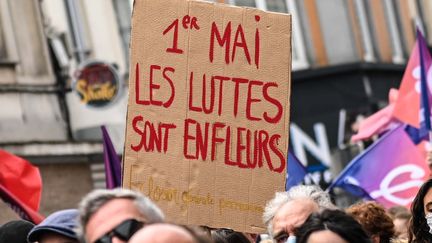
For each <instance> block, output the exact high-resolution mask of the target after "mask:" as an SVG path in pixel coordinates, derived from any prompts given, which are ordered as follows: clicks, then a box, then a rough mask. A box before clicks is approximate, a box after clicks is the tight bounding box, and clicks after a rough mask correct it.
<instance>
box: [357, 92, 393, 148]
mask: <svg viewBox="0 0 432 243" xmlns="http://www.w3.org/2000/svg"><path fill="white" fill-rule="evenodd" d="M397 98H398V90H397V89H390V92H389V103H390V104H389V105H388V106H386V107H384V108H383V109H381V110H379V111H378V112H376V113H374V114H372V115H371V116H369V117H368V118H366V119H364V120H363V121H361V122H360V125H359V130H358V133H357V134H355V135H353V136H352V137H351V141H352V142H357V141H360V140H365V139H368V138H370V137H372V136H374V135H377V134H380V133H383V132H385V131H386V130H389V129H391V128H393V127H395V126H397V124H398V123H397V122H396V121H395V120H394V119H393V110H394V106H395V105H394V103H395V102H396V100H397Z"/></svg>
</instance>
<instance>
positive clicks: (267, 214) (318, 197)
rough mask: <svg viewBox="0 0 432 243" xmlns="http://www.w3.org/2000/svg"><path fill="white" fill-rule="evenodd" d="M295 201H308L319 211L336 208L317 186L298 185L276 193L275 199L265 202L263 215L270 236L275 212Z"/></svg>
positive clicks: (325, 193) (328, 196)
mask: <svg viewBox="0 0 432 243" xmlns="http://www.w3.org/2000/svg"><path fill="white" fill-rule="evenodd" d="M295 199H310V200H312V201H314V202H315V203H316V204H318V207H319V209H320V210H322V209H336V206H335V205H334V204H333V203H332V202H331V200H330V195H329V194H328V193H327V192H325V191H323V190H322V189H321V188H320V187H319V186H315V185H298V186H294V187H292V188H291V189H290V190H289V191H287V192H276V194H275V197H274V198H273V199H272V200H270V201H269V202H267V204H266V207H265V209H264V214H263V220H264V224H265V225H266V226H267V231H268V233H269V234H270V236H272V234H273V218H274V216H275V215H276V213H277V211H278V210H279V209H280V208H281V207H282V206H283V205H285V204H286V203H287V202H290V201H292V200H295Z"/></svg>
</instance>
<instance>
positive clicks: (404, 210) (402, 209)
mask: <svg viewBox="0 0 432 243" xmlns="http://www.w3.org/2000/svg"><path fill="white" fill-rule="evenodd" d="M387 213H388V214H389V215H390V217H392V219H394V218H395V216H396V215H397V214H400V213H409V210H408V209H407V208H406V207H404V206H393V207H391V208H389V209H388V210H387Z"/></svg>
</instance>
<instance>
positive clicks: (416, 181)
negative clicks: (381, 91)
mask: <svg viewBox="0 0 432 243" xmlns="http://www.w3.org/2000/svg"><path fill="white" fill-rule="evenodd" d="M428 176H429V169H428V167H427V165H426V163H425V158H424V157H423V156H422V154H421V153H420V151H419V150H418V149H417V148H416V146H415V145H414V144H413V142H412V141H411V139H410V138H409V136H408V135H407V134H406V132H405V130H404V127H403V126H399V127H397V128H395V129H393V130H392V131H390V132H388V133H387V134H385V135H384V136H383V137H381V138H380V140H378V141H377V142H376V143H374V144H373V145H371V146H370V147H369V148H368V149H367V150H365V151H364V152H363V153H362V154H360V155H358V156H357V157H356V158H354V159H353V160H352V161H351V162H350V164H349V165H348V166H347V167H346V168H345V169H344V170H343V171H342V172H341V173H340V175H339V176H338V177H337V178H336V179H335V180H334V182H333V183H332V184H331V185H330V187H329V189H328V190H330V189H331V188H333V187H341V188H344V189H345V190H346V191H348V192H350V193H352V194H353V195H356V196H359V197H364V198H368V199H374V200H376V201H378V202H380V203H381V204H383V205H384V206H386V207H391V206H395V205H402V206H406V207H409V206H410V204H411V202H412V200H413V199H414V197H415V195H416V194H417V191H418V189H419V188H420V186H421V185H422V184H423V182H424V181H425V180H426V179H427V178H428Z"/></svg>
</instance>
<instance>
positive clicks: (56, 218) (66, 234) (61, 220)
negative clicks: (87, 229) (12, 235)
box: [27, 209, 78, 243]
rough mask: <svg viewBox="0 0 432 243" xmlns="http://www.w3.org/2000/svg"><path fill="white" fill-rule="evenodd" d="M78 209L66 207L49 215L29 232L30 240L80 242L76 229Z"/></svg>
mask: <svg viewBox="0 0 432 243" xmlns="http://www.w3.org/2000/svg"><path fill="white" fill-rule="evenodd" d="M77 220H78V210H76V209H66V210H60V211H57V212H55V213H53V214H51V215H49V216H48V217H47V218H46V219H44V220H43V221H42V222H41V223H40V224H38V225H36V226H35V227H34V228H33V229H32V230H31V231H30V233H29V234H28V236H27V238H28V241H29V242H38V243H78V238H77V236H76V234H75V231H74V229H75V228H76V227H77V225H78V223H77Z"/></svg>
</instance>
